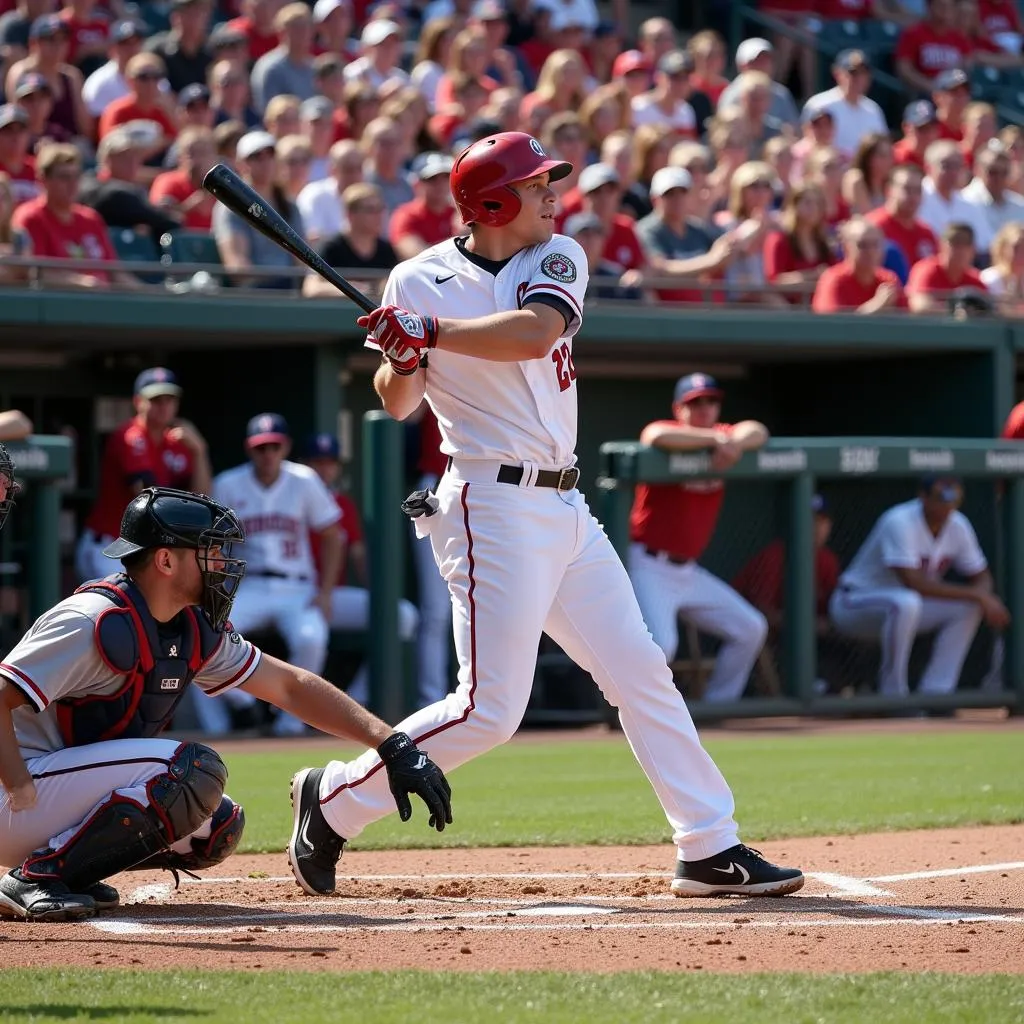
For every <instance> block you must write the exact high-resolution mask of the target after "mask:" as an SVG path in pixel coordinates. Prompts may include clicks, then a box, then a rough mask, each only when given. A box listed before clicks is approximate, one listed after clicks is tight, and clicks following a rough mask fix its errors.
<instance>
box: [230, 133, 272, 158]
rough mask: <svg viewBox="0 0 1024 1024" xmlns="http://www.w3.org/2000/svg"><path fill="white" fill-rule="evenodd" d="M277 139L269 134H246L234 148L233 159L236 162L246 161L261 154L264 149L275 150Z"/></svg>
mask: <svg viewBox="0 0 1024 1024" xmlns="http://www.w3.org/2000/svg"><path fill="white" fill-rule="evenodd" d="M276 148H277V139H275V138H274V136H273V135H271V134H270V132H263V131H256V132H246V133H245V134H244V135H243V136H242V137H241V138H240V139H239V140H238V145H237V146H236V147H235V157H236V159H238V160H248V159H249V157H251V156H255V155H256V154H257V153H261V152H263V150H265V149H276Z"/></svg>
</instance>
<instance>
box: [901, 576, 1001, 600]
mask: <svg viewBox="0 0 1024 1024" xmlns="http://www.w3.org/2000/svg"><path fill="white" fill-rule="evenodd" d="M901 576H902V579H903V582H904V583H905V584H906V585H907V586H908V587H909V588H910V589H911V590H916V591H917V592H918V593H919V594H920V595H921V596H922V597H934V598H938V599H939V600H942V601H977V602H979V603H980V600H981V598H982V597H984V596H985V595H986V594H988V593H991V588H989V590H985V589H983V588H982V587H979V586H975V585H974V584H973V583H947V582H946V581H945V580H937V579H934V578H933V577H931V576H927V575H926V574H925V573H923V572H921V571H920V570H918V571H916V572H904V573H902V574H901Z"/></svg>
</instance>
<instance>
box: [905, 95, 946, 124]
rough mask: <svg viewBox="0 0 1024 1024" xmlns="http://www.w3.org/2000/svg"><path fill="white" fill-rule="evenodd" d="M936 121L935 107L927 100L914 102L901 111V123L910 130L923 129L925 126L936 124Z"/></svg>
mask: <svg viewBox="0 0 1024 1024" xmlns="http://www.w3.org/2000/svg"><path fill="white" fill-rule="evenodd" d="M938 120H939V118H938V115H937V114H936V113H935V107H934V106H932V104H931V103H930V102H929V101H928V100H914V102H913V103H908V104H907V106H906V108H905V109H904V111H903V123H904V124H909V125H910V127H911V128H923V127H924V126H925V125H926V124H936V123H937V122H938Z"/></svg>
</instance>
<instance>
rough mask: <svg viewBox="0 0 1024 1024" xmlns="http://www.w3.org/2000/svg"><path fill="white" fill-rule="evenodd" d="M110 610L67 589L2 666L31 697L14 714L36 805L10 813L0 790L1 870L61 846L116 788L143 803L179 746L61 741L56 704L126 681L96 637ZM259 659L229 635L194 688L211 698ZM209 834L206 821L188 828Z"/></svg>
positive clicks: (240, 679)
mask: <svg viewBox="0 0 1024 1024" xmlns="http://www.w3.org/2000/svg"><path fill="white" fill-rule="evenodd" d="M111 607H112V605H111V603H110V601H109V600H107V598H105V597H104V596H103V595H102V594H95V593H91V594H90V593H86V594H73V595H72V596H71V597H69V598H66V599H65V600H63V601H61V602H60V603H59V604H57V605H55V606H54V607H53V608H51V609H50V610H49V611H48V612H44V613H43V614H42V615H41V616H40V617H39V618H38V619H37V620H36V621H35V622H34V623H33V625H32V627H31V629H29V631H28V632H27V633H26V634H25V636H24V637H22V639H21V640H20V641H19V643H18V644H17V646H16V647H15V648H14V649H13V650H12V651H11V652H10V654H8V655H7V657H6V658H5V659H4V661H3V662H2V663H0V674H2V675H3V676H4V678H5V679H6V680H7V681H9V682H10V683H12V684H13V685H14V686H16V687H17V688H18V689H19V690H20V691H21V692H22V693H23V694H24V695H25V697H26V698H27V699H28V704H27V705H23V706H21V707H17V708H15V709H14V711H13V712H12V718H13V721H14V730H15V737H16V739H17V741H18V748H19V750H20V751H21V756H22V758H23V759H24V761H25V764H26V765H27V766H28V770H29V772H30V773H31V774H32V778H33V780H34V781H35V786H36V805H35V807H33V808H31V809H30V810H25V811H18V812H17V813H16V814H15V813H12V811H11V809H10V807H9V805H8V796H7V791H6V790H5V789H3V787H0V864H3V865H5V866H7V867H12V866H14V865H16V864H20V863H21V862H22V861H23V860H24V859H25V858H26V857H27V856H28V855H29V854H30V853H31V852H32V851H33V850H37V849H39V848H41V847H43V846H46V845H47V844H49V845H50V846H51V847H52V848H54V849H58V848H59V847H60V846H61V845H63V843H64V842H65V841H66V840H67V839H68V838H70V836H71V835H73V834H74V832H75V831H76V830H77V828H78V827H79V826H80V825H81V824H82V823H83V822H85V821H86V820H87V819H88V818H89V817H90V815H91V814H92V813H93V812H94V811H95V810H96V808H97V807H98V806H99V805H100V804H102V803H104V802H105V801H106V800H107V798H108V797H109V796H110V794H111V793H112V792H114V791H115V790H116V791H117V792H118V793H120V794H122V795H124V796H127V797H129V798H130V799H132V800H135V801H137V802H138V803H141V804H143V805H147V806H148V800H149V798H148V796H147V794H146V782H147V781H148V780H149V779H151V778H153V776H155V775H159V774H161V773H162V772H165V771H166V770H167V765H168V763H169V762H170V759H171V757H172V756H173V754H174V752H175V751H176V750H177V749H178V747H179V746H180V744H179V742H178V741H177V740H173V739H159V738H154V739H124V740H108V741H106V742H103V743H91V744H86V745H83V746H79V747H65V746H64V743H63V740H62V739H61V734H60V729H59V727H58V724H57V704H56V702H57V701H58V700H60V699H61V698H65V697H86V696H90V695H97V696H102V695H105V694H111V693H115V692H116V691H117V690H119V689H120V688H121V687H122V686H124V682H125V677H124V676H123V675H118V674H115V673H114V672H112V671H111V670H110V669H109V668H108V667H107V665H106V663H105V662H104V661H103V659H102V658H101V657H100V654H99V650H98V648H97V646H96V640H95V626H96V620H97V619H98V618H99V616H100V615H101V614H102V613H103V612H105V611H109V610H110V608H111ZM163 653H164V655H165V656H166V655H168V654H169V652H168V651H164V652H163ZM260 656H261V655H260V651H259V649H258V648H256V647H254V646H253V645H252V644H250V643H249V641H248V640H245V639H243V638H242V637H241V636H240V635H239V634H237V633H226V634H224V635H223V637H222V639H221V642H220V644H219V645H218V646H217V648H216V650H215V651H214V652H213V654H212V655H211V656H210V657H209V658H208V659H207V661H206V662H205V663H204V664H203V665H202V667H201V668H200V670H199V672H198V674H197V675H196V677H195V679H194V680H193V683H192V685H193V686H198V687H200V688H201V689H202V690H204V691H205V692H206V693H209V694H222V693H225V692H226V691H227V690H230V689H233V688H234V687H236V686H240V685H241V684H242V683H244V682H245V681H246V679H248V678H249V676H251V675H252V673H253V672H254V671H255V670H256V666H257V665H259V662H260ZM170 682H172V681H171V680H168V683H170ZM174 682H176V680H174ZM209 834H210V824H209V821H206V822H204V823H203V824H202V825H201V826H200V828H199V829H197V830H196V832H195V833H193V835H194V836H196V837H203V838H205V837H206V836H208V835H209ZM190 843H191V837H185V838H183V839H180V840H179V841H178V842H177V843H175V844H174V847H173V849H176V850H180V851H181V852H189V851H190V849H191V845H190Z"/></svg>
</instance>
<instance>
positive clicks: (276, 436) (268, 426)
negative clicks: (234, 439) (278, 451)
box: [245, 412, 291, 448]
mask: <svg viewBox="0 0 1024 1024" xmlns="http://www.w3.org/2000/svg"><path fill="white" fill-rule="evenodd" d="M289 437H291V435H290V434H289V433H288V421H287V420H286V419H285V418H284V417H283V416H282V415H281V414H280V413H277V412H261V413H260V414H259V415H258V416H253V418H252V419H251V420H249V423H248V425H247V426H246V428H245V446H246V448H255V447H257V445H261V444H282V443H283V442H285V441H287V440H288V438H289Z"/></svg>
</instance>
